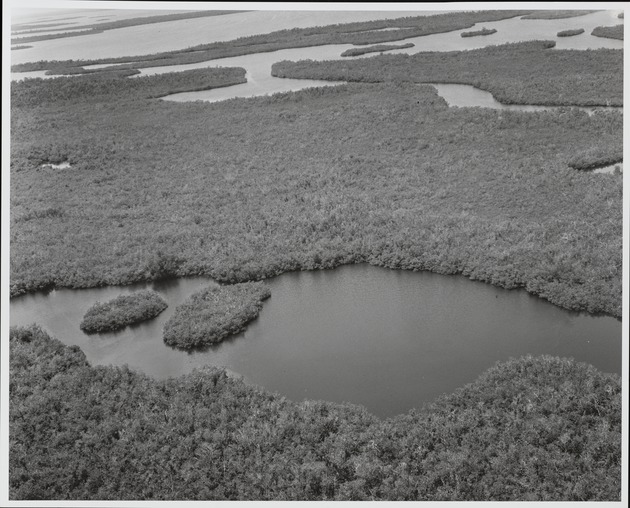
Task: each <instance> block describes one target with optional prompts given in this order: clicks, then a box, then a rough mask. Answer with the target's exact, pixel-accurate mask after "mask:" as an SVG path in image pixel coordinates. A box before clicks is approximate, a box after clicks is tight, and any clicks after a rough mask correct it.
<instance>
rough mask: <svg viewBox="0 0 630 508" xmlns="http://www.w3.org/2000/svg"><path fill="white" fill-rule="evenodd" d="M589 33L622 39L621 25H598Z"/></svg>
mask: <svg viewBox="0 0 630 508" xmlns="http://www.w3.org/2000/svg"><path fill="white" fill-rule="evenodd" d="M591 35H594V36H595V37H605V38H608V39H618V40H620V41H623V25H615V26H598V27H596V28H594V29H593V31H592V32H591Z"/></svg>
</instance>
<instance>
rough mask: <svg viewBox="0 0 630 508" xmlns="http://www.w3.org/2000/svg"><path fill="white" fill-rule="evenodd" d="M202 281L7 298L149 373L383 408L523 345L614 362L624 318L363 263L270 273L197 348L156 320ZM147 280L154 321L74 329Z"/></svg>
mask: <svg viewBox="0 0 630 508" xmlns="http://www.w3.org/2000/svg"><path fill="white" fill-rule="evenodd" d="M209 283H211V281H209V280H208V279H205V278H202V277H198V278H192V279H180V280H171V281H168V282H167V281H161V282H159V283H146V284H136V285H134V286H130V287H105V288H99V289H86V290H74V291H72V290H57V291H53V292H51V293H50V294H48V295H45V294H43V293H38V294H33V295H25V296H21V297H18V298H15V299H13V300H11V309H10V310H11V314H10V318H11V324H12V325H25V324H29V323H31V322H33V321H35V322H38V323H40V324H41V325H42V326H43V327H44V328H45V329H46V330H48V331H49V332H50V333H51V334H52V335H53V336H56V337H57V338H59V339H60V340H63V341H64V342H65V343H66V344H73V345H78V346H80V347H81V349H82V350H83V351H84V352H85V353H86V355H87V357H88V359H89V360H90V361H91V362H92V363H95V364H114V365H122V364H129V365H130V366H131V367H132V368H135V369H138V370H141V371H144V372H146V373H148V374H150V375H152V376H155V377H158V378H166V377H169V376H177V375H180V374H184V373H187V372H190V371H192V370H193V369H194V368H195V367H198V366H202V365H207V364H209V365H217V366H226V367H228V368H229V369H230V371H232V372H235V373H238V374H241V375H243V377H244V378H245V379H246V380H247V381H248V382H250V383H254V384H258V385H261V386H263V387H265V388H266V389H268V390H271V391H278V392H280V393H282V394H283V395H285V396H287V397H289V398H290V399H293V400H301V399H303V398H310V399H325V400H332V401H338V402H342V401H350V402H353V403H358V404H364V405H365V406H367V407H368V408H369V409H370V410H371V411H373V412H374V413H376V414H379V415H382V416H388V415H394V414H397V413H401V412H405V411H407V410H409V409H411V408H413V407H419V406H421V405H422V404H423V403H424V402H428V401H431V400H433V399H434V398H435V397H436V396H438V395H439V394H441V393H444V392H451V391H453V390H454V389H456V388H457V387H459V386H462V385H463V384H465V383H468V382H471V381H473V380H474V379H475V378H476V377H477V376H478V375H479V374H480V373H481V372H483V371H484V370H486V369H487V368H489V367H490V366H492V365H493V364H494V363H495V362H496V361H498V360H506V359H508V358H509V357H518V356H521V355H524V354H527V353H531V354H536V355H538V354H552V355H559V356H572V357H575V358H576V359H577V360H580V361H587V362H589V363H592V364H593V365H595V366H596V367H597V368H599V369H600V370H603V371H606V372H620V371H621V323H620V322H619V321H618V320H616V319H614V318H611V317H594V316H589V315H580V314H577V313H574V312H568V311H566V310H563V309H560V308H559V307H556V306H554V305H551V304H549V303H547V302H545V301H543V300H541V299H538V298H535V297H532V296H531V295H529V294H527V293H526V292H525V291H522V290H514V291H508V290H504V289H500V288H496V287H493V286H490V285H488V284H484V283H480V282H472V281H469V280H468V279H466V278H464V277H459V276H442V275H438V274H433V273H428V272H408V271H396V270H387V269H383V268H377V267H372V266H369V265H353V266H344V267H340V268H338V269H335V270H328V271H314V272H294V273H287V274H284V275H282V276H280V277H276V278H274V279H270V280H269V281H267V283H268V284H269V286H270V288H271V292H272V296H271V298H270V299H269V300H266V302H265V305H264V307H263V309H262V312H261V314H260V316H259V317H258V319H256V320H255V321H253V322H252V323H251V324H250V326H249V328H248V329H247V330H246V331H245V332H244V333H241V334H239V335H237V336H234V337H232V338H231V339H229V340H227V341H225V342H223V343H221V344H219V345H216V346H213V347H210V348H208V349H207V350H205V351H195V352H183V351H179V350H176V349H173V348H170V347H168V346H166V345H165V344H164V343H163V340H162V327H163V325H164V322H165V321H166V320H167V319H168V318H169V317H170V316H171V315H172V313H173V312H174V310H175V307H176V306H177V305H178V304H179V303H181V302H182V301H183V300H184V299H185V298H187V297H188V296H190V295H191V294H192V293H194V292H196V291H198V290H200V289H201V288H203V287H204V286H206V285H207V284H209ZM146 287H152V288H153V289H155V290H156V291H158V292H160V293H161V295H162V296H163V297H164V298H165V299H166V301H167V302H168V304H169V307H168V308H167V309H166V310H165V311H164V312H163V313H162V314H160V315H159V316H158V317H157V318H155V319H154V320H152V321H147V322H144V323H140V324H138V325H136V326H134V327H130V328H126V329H124V330H121V331H119V332H116V333H103V334H97V335H90V336H88V335H85V334H84V333H83V332H82V331H81V330H80V329H79V323H80V321H81V319H82V317H83V315H84V313H85V312H86V311H87V309H88V308H89V307H90V306H91V305H93V303H94V302H95V301H96V300H100V301H105V300H108V299H110V298H114V297H116V296H117V295H118V294H120V293H122V292H129V291H133V290H138V289H143V288H146Z"/></svg>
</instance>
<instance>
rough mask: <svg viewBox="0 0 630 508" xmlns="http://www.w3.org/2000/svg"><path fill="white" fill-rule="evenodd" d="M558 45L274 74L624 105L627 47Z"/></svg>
mask: <svg viewBox="0 0 630 508" xmlns="http://www.w3.org/2000/svg"><path fill="white" fill-rule="evenodd" d="M554 45H555V43H554V42H553V41H532V42H524V43H518V44H504V45H500V46H489V47H486V48H482V49H474V50H468V51H449V52H441V51H438V52H423V53H416V54H413V55H406V54H400V55H378V56H376V57H374V58H367V59H359V60H350V61H348V60H343V61H341V60H333V61H323V62H314V61H311V60H302V61H299V62H287V61H283V62H278V63H276V64H274V65H273V67H272V71H271V73H272V75H274V76H278V77H282V78H306V79H326V80H333V81H366V82H382V81H412V82H415V83H436V82H441V83H463V84H468V85H472V86H476V87H477V88H481V89H483V90H487V91H488V92H490V93H492V95H494V97H495V98H496V99H497V100H498V101H499V102H503V103H505V104H542V105H581V106H596V105H614V106H620V105H622V104H623V71H622V63H623V53H622V50H616V49H598V50H590V51H580V50H553V51H550V50H549V49H548V48H551V47H553V46H554ZM532 69H535V72H532Z"/></svg>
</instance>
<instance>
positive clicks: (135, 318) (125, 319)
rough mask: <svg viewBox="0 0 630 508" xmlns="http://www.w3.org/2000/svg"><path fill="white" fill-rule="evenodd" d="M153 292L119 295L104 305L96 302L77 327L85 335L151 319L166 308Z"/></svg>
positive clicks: (164, 303) (158, 296)
mask: <svg viewBox="0 0 630 508" xmlns="http://www.w3.org/2000/svg"><path fill="white" fill-rule="evenodd" d="M167 306H168V305H167V303H166V302H165V301H164V299H163V298H162V297H161V296H160V295H159V294H157V293H156V292H155V291H151V290H146V291H138V292H136V293H132V294H130V295H120V296H119V297H117V298H114V299H113V300H110V301H109V302H106V303H100V302H96V303H95V304H94V305H93V306H92V307H90V309H89V310H88V311H87V312H86V313H85V316H84V317H83V321H81V324H80V325H79V326H80V328H81V330H83V331H84V332H86V333H100V332H110V331H114V330H119V329H120V328H124V327H125V326H128V325H130V324H133V323H138V322H140V321H146V320H148V319H153V318H154V317H155V316H157V315H158V314H159V313H160V312H162V311H163V310H164V309H166V307H167Z"/></svg>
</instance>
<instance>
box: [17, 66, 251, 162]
mask: <svg viewBox="0 0 630 508" xmlns="http://www.w3.org/2000/svg"><path fill="white" fill-rule="evenodd" d="M137 72H138V71H109V72H100V73H98V74H94V75H90V76H76V77H72V78H54V79H45V80H44V79H42V78H27V79H25V80H23V81H21V82H20V83H19V85H18V84H13V85H12V87H11V104H12V105H13V106H15V107H18V108H22V107H30V106H33V107H38V106H39V105H42V104H46V105H48V106H54V107H62V106H63V105H64V104H66V103H72V102H74V101H75V100H76V99H77V98H80V99H81V103H82V104H86V103H92V104H103V103H104V102H105V101H107V100H120V101H125V102H135V101H138V100H142V99H149V98H157V97H163V96H166V95H170V94H173V93H178V92H192V91H198V90H209V89H211V88H220V87H224V86H230V85H237V84H239V83H246V82H247V79H245V69H243V68H241V67H216V68H212V69H193V70H190V71H184V72H169V73H165V74H159V75H157V76H139V77H134V78H131V79H124V78H127V77H128V76H130V75H133V74H135V73H137ZM44 81H45V83H44ZM66 160H67V159H66ZM44 162H46V161H44ZM53 162H54V161H53Z"/></svg>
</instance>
